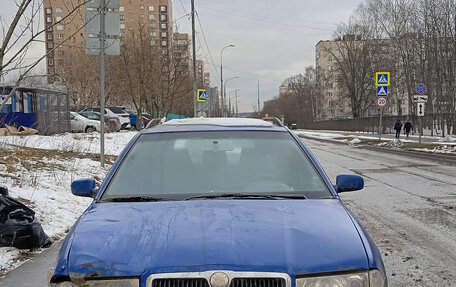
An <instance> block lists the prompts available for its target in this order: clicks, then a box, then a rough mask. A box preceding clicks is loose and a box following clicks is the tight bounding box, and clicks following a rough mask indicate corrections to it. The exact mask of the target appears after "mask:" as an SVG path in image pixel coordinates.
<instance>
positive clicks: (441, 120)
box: [298, 114, 455, 136]
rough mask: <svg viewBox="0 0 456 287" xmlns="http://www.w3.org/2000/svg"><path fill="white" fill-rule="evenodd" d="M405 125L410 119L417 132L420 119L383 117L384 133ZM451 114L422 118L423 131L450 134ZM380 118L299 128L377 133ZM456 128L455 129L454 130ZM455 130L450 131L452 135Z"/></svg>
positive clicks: (333, 121) (311, 124)
mask: <svg viewBox="0 0 456 287" xmlns="http://www.w3.org/2000/svg"><path fill="white" fill-rule="evenodd" d="M398 119H399V120H401V122H402V123H404V122H405V121H406V120H407V119H409V120H410V121H411V123H412V125H413V128H414V129H415V130H417V128H418V123H419V117H418V116H415V115H413V116H383V117H382V127H383V128H382V133H384V134H385V133H394V129H393V127H394V124H395V123H396V121H397V120H398ZM451 120H452V118H451V114H438V115H426V116H424V117H422V118H421V121H422V126H423V130H426V134H429V135H432V136H445V135H446V134H447V133H448V126H452V124H451ZM379 121H380V117H370V118H357V119H345V120H328V121H320V122H306V123H303V124H302V126H298V128H303V129H312V130H332V131H352V132H357V131H358V132H370V133H377V134H378V129H379ZM454 128H455V127H453V129H454ZM452 131H453V130H450V133H451V132H452Z"/></svg>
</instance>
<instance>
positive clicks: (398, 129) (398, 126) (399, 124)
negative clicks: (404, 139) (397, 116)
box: [394, 120, 402, 139]
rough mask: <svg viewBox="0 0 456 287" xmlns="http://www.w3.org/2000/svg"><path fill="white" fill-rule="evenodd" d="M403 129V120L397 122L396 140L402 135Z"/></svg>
mask: <svg viewBox="0 0 456 287" xmlns="http://www.w3.org/2000/svg"><path fill="white" fill-rule="evenodd" d="M401 129H402V123H401V120H397V122H396V123H395V124H394V130H395V131H396V138H397V139H398V138H399V136H400V135H401Z"/></svg>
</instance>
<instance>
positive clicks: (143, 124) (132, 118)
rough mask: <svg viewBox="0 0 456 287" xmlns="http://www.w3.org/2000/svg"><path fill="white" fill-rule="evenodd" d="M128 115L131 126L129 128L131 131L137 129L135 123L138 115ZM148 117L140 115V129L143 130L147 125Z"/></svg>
mask: <svg viewBox="0 0 456 287" xmlns="http://www.w3.org/2000/svg"><path fill="white" fill-rule="evenodd" d="M128 113H129V114H130V124H131V127H132V128H133V129H137V128H136V121H137V118H138V115H137V114H136V113H135V112H132V111H130V112H128ZM148 116H149V117H150V115H149V114H142V126H141V127H142V128H144V127H145V126H147V124H148V123H149V122H150V118H149V117H148Z"/></svg>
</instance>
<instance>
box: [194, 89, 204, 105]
mask: <svg viewBox="0 0 456 287" xmlns="http://www.w3.org/2000/svg"><path fill="white" fill-rule="evenodd" d="M197 92H198V94H197V97H196V100H197V101H198V102H200V103H205V102H206V90H204V89H199V90H198V91H197Z"/></svg>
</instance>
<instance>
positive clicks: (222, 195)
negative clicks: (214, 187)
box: [185, 193, 306, 200]
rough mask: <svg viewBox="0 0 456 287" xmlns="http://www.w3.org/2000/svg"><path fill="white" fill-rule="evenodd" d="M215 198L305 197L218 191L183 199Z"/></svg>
mask: <svg viewBox="0 0 456 287" xmlns="http://www.w3.org/2000/svg"><path fill="white" fill-rule="evenodd" d="M215 198H234V199H238V198H240V199H306V197H305V196H304V195H303V194H301V195H286V194H283V195H281V194H248V193H247V194H244V193H220V194H206V195H197V196H192V197H187V198H186V199H185V200H192V199H215Z"/></svg>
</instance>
